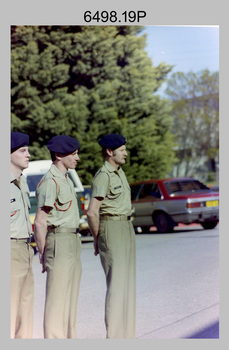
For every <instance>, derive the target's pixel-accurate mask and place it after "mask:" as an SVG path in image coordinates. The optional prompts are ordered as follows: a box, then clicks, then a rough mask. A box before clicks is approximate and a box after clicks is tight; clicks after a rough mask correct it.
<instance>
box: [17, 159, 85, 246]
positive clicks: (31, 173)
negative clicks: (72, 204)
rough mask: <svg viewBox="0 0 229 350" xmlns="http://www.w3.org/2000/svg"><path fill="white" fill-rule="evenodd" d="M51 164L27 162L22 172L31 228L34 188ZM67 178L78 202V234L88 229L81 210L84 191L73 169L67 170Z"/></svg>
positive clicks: (33, 216) (34, 205) (34, 198)
mask: <svg viewBox="0 0 229 350" xmlns="http://www.w3.org/2000/svg"><path fill="white" fill-rule="evenodd" d="M51 164H52V161H51V160H36V161H31V162H29V167H28V168H27V169H25V170H24V171H23V174H24V176H25V177H26V179H27V183H28V186H29V191H30V204H31V209H30V220H31V223H32V227H33V224H34V219H35V215H36V210H37V199H36V188H37V185H38V183H39V182H40V180H41V179H42V177H43V176H44V175H45V174H46V173H47V172H48V170H49V169H50V166H51ZM68 176H69V178H70V179H71V180H72V182H73V185H74V188H75V191H76V194H77V200H78V207H79V212H80V225H79V230H80V232H81V231H83V230H84V229H85V228H86V227H88V223H87V217H86V215H84V214H85V213H84V209H83V203H82V201H83V199H84V197H83V196H82V193H83V191H84V187H83V185H82V183H81V181H80V178H79V176H78V174H77V172H76V170H75V169H69V170H68ZM31 245H32V246H33V247H35V242H34V241H33V242H32V243H31Z"/></svg>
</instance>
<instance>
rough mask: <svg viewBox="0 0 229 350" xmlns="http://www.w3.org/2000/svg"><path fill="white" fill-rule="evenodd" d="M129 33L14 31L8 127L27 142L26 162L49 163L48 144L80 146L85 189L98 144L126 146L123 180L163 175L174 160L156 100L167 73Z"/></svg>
mask: <svg viewBox="0 0 229 350" xmlns="http://www.w3.org/2000/svg"><path fill="white" fill-rule="evenodd" d="M141 30H142V28H141V27H137V26H136V27H135V26H12V35H11V38H12V39H11V70H12V73H11V77H12V84H11V95H12V103H11V111H12V117H11V125H12V129H14V130H15V131H19V130H20V131H24V132H27V133H29V134H30V135H31V139H32V146H31V148H30V150H31V154H32V157H33V158H32V159H41V158H49V153H48V151H47V148H46V144H47V142H48V140H49V139H50V138H51V137H52V136H54V135H56V134H70V135H72V136H74V137H77V138H78V139H79V141H80V143H81V147H80V158H81V162H80V163H79V166H78V168H77V169H78V173H79V175H80V176H81V178H82V180H83V182H84V183H85V184H87V183H90V181H91V180H92V177H93V176H94V174H95V172H96V171H97V169H98V167H100V166H101V164H102V162H103V160H102V158H101V156H100V147H99V145H98V139H100V138H101V137H102V136H104V135H105V134H106V133H113V132H117V133H122V134H123V135H124V136H126V137H127V139H128V144H127V146H128V151H129V155H130V156H129V160H128V164H127V165H128V166H126V173H127V176H128V179H129V181H134V180H140V179H149V178H153V177H160V176H165V175H166V174H168V173H169V172H170V170H171V168H172V165H173V163H174V161H175V157H174V151H173V140H172V134H171V128H172V118H171V117H170V116H169V110H168V106H167V105H166V103H165V102H164V101H163V100H161V99H160V98H159V97H158V96H157V95H154V93H155V92H156V91H157V89H158V88H159V87H160V85H161V84H162V82H163V81H164V80H165V79H166V76H167V74H168V72H169V71H170V70H171V68H172V67H171V66H168V65H165V64H160V65H159V66H158V67H154V66H153V65H152V62H151V60H150V59H149V58H148V57H147V54H146V52H145V51H144V46H145V36H141V35H140V33H141Z"/></svg>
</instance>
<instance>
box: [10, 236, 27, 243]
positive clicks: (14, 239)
mask: <svg viewBox="0 0 229 350" xmlns="http://www.w3.org/2000/svg"><path fill="white" fill-rule="evenodd" d="M10 239H11V240H12V241H18V242H22V243H31V237H29V238H10Z"/></svg>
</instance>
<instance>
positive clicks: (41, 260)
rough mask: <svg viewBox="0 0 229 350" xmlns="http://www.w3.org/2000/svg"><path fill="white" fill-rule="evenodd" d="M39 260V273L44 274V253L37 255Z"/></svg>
mask: <svg viewBox="0 0 229 350" xmlns="http://www.w3.org/2000/svg"><path fill="white" fill-rule="evenodd" d="M39 258H40V264H41V265H42V270H41V272H42V273H44V272H45V264H44V253H39Z"/></svg>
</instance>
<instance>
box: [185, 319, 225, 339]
mask: <svg viewBox="0 0 229 350" xmlns="http://www.w3.org/2000/svg"><path fill="white" fill-rule="evenodd" d="M218 338H219V322H215V323H213V324H212V325H210V326H208V327H206V328H204V329H202V330H201V331H199V332H197V333H194V334H191V335H190V336H188V337H185V339H218Z"/></svg>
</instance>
